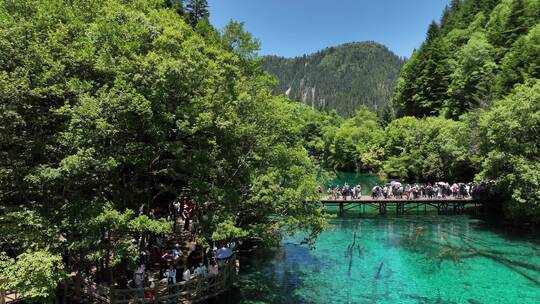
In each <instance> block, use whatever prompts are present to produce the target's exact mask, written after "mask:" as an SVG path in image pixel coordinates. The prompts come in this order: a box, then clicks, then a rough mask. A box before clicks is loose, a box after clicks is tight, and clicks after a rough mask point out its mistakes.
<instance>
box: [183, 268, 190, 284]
mask: <svg viewBox="0 0 540 304" xmlns="http://www.w3.org/2000/svg"><path fill="white" fill-rule="evenodd" d="M190 279H191V272H190V271H189V268H187V267H184V272H182V281H189V280H190Z"/></svg>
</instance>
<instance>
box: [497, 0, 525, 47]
mask: <svg viewBox="0 0 540 304" xmlns="http://www.w3.org/2000/svg"><path fill="white" fill-rule="evenodd" d="M526 33H527V16H526V13H525V3H524V2H523V0H514V1H512V5H511V6H510V15H509V16H508V19H507V21H506V26H505V31H504V33H503V35H504V38H503V47H505V48H509V47H511V46H512V44H513V43H514V42H515V41H516V40H517V39H518V38H519V37H520V36H522V35H524V34H526Z"/></svg>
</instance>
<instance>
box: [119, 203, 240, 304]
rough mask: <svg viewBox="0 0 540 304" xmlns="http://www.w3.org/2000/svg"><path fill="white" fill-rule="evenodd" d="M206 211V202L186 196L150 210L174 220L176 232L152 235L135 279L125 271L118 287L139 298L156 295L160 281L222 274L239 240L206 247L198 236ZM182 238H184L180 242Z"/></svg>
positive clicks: (144, 248)
mask: <svg viewBox="0 0 540 304" xmlns="http://www.w3.org/2000/svg"><path fill="white" fill-rule="evenodd" d="M205 214H206V212H205V206H204V205H202V206H201V205H199V204H196V203H194V202H193V201H191V200H189V199H188V198H187V197H185V196H184V197H179V198H177V199H176V200H174V201H172V202H171V203H170V204H169V207H168V210H158V211H156V210H150V211H149V212H148V215H149V217H150V218H152V219H159V218H167V219H169V220H171V221H173V223H174V224H173V226H174V228H173V231H174V233H173V234H172V235H168V236H165V237H160V236H157V235H150V236H149V237H148V239H147V240H146V241H145V242H146V244H143V245H141V248H142V249H141V250H140V255H139V257H138V259H137V260H138V262H137V265H138V267H137V268H136V270H134V271H133V272H132V276H131V280H129V279H128V278H129V277H130V275H129V273H131V272H129V271H125V273H126V274H122V275H120V276H119V277H118V278H117V280H116V284H115V285H114V287H115V288H116V289H120V290H129V289H133V290H134V292H135V293H136V297H137V298H143V297H144V298H146V299H153V298H154V290H155V288H156V284H158V283H160V282H163V284H168V285H175V284H177V283H179V282H182V281H190V280H193V279H196V278H210V277H214V276H218V274H219V272H220V271H221V269H222V268H223V267H225V266H226V263H228V258H229V257H230V256H232V255H233V251H234V249H235V246H236V244H235V243H234V242H233V243H227V244H222V246H221V247H220V248H218V244H215V245H214V247H213V248H210V249H208V250H207V251H205V250H203V249H202V247H201V246H200V245H199V244H197V243H196V242H195V238H196V234H197V232H198V228H200V225H201V223H200V222H201V221H204V219H205V218H207V217H205ZM177 226H178V227H177ZM179 239H182V240H183V241H182V242H178V240H179ZM171 242H174V243H171ZM165 281H166V283H165ZM141 290H144V292H143V291H141ZM168 290H169V293H173V292H174V289H173V288H168ZM119 297H120V298H119V299H117V300H124V299H128V298H124V299H122V293H119ZM132 297H133V295H131V298H132Z"/></svg>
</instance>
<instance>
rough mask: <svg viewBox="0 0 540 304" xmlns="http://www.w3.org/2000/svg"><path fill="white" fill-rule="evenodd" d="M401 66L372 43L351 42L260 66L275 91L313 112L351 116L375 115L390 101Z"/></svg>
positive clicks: (274, 59) (270, 58)
mask: <svg viewBox="0 0 540 304" xmlns="http://www.w3.org/2000/svg"><path fill="white" fill-rule="evenodd" d="M403 63H404V61H403V60H402V59H400V58H399V57H398V56H396V55H395V54H394V53H392V52H391V51H390V50H388V49H387V48H386V47H384V46H382V45H380V44H377V43H375V42H360V43H349V44H344V45H340V46H336V47H330V48H327V49H325V50H322V51H319V52H317V53H315V54H311V55H307V56H306V55H305V56H302V57H296V58H283V57H277V56H268V57H264V58H263V67H264V68H265V69H266V70H267V71H268V72H270V73H271V74H273V75H274V76H276V78H277V79H278V81H279V85H278V92H280V93H285V94H286V95H287V96H288V97H289V98H290V99H292V100H300V101H302V102H303V103H305V104H307V105H309V106H311V107H313V108H315V109H325V110H331V109H335V110H336V111H337V112H338V113H339V114H340V115H342V116H346V117H347V116H352V115H353V114H354V113H355V111H356V109H357V108H358V106H359V105H366V106H368V107H369V108H370V109H372V110H375V111H376V110H379V109H382V108H383V107H384V105H385V104H387V102H388V101H389V100H390V98H391V96H392V92H393V91H394V85H395V82H396V79H397V78H398V76H399V71H400V69H401V67H402V65H403Z"/></svg>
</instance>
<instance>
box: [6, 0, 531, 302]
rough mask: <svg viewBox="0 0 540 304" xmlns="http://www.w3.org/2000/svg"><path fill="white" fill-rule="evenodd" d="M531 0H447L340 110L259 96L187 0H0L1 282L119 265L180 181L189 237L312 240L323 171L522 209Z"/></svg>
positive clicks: (29, 294)
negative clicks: (491, 193)
mask: <svg viewBox="0 0 540 304" xmlns="http://www.w3.org/2000/svg"><path fill="white" fill-rule="evenodd" d="M539 2H540V1H538V0H528V1H527V0H501V1H495V0H491V1H488V0H484V1H473V0H465V1H453V4H452V6H451V7H449V8H448V9H447V10H446V11H445V13H444V15H443V19H442V20H441V22H440V24H437V23H434V24H432V25H431V27H430V29H429V31H428V37H427V40H426V42H425V43H424V44H423V45H422V46H421V47H420V49H419V50H417V51H416V52H415V53H414V55H413V56H412V58H411V59H410V60H409V61H408V62H407V63H406V65H405V67H404V69H403V71H402V74H401V78H400V80H399V81H398V84H397V89H396V92H395V94H394V98H393V101H392V103H390V104H389V105H388V106H386V107H385V108H384V111H381V112H380V113H378V114H376V113H374V112H371V111H370V110H369V109H368V108H367V107H359V108H358V109H357V110H356V114H355V115H354V116H352V117H350V118H348V119H344V118H342V117H341V116H339V115H338V114H337V113H336V112H320V111H316V110H313V109H311V108H310V107H308V106H306V105H303V104H301V103H296V102H291V101H289V100H287V99H286V98H285V97H283V96H275V94H274V92H273V89H274V88H275V86H276V80H275V79H274V78H272V77H271V76H270V75H269V74H268V73H266V72H265V71H264V70H263V68H262V67H261V62H260V60H259V58H258V56H257V55H256V51H257V50H258V41H257V40H256V39H254V38H253V37H252V36H251V34H249V33H247V32H245V31H244V30H243V25H242V23H237V22H231V23H230V24H229V25H227V26H226V27H225V28H224V29H223V30H221V31H219V30H217V29H215V28H214V27H213V26H212V25H211V24H210V23H209V21H208V10H207V4H206V1H200V0H192V1H188V3H187V5H182V2H179V1H164V0H151V1H148V0H144V1H143V0H131V1H120V0H107V1H105V0H82V1H64V0H47V1H37V0H17V1H15V0H2V1H0V18H1V19H2V23H0V100H1V103H0V147H1V149H0V172H1V174H0V202H1V206H0V224H1V226H2V230H1V231H0V269H1V270H2V271H1V272H0V289H12V288H13V289H17V290H18V291H19V292H21V293H22V294H23V295H24V296H25V297H26V299H28V300H29V301H31V300H35V301H37V302H40V301H41V302H43V301H46V300H47V299H50V298H51V296H53V294H54V291H55V288H56V287H57V284H58V282H61V281H62V280H64V279H65V278H66V277H67V275H68V274H71V273H81V272H82V271H83V270H85V269H88V268H89V267H90V266H92V265H96V264H99V263H103V264H105V265H106V268H108V269H109V271H110V269H111V267H112V266H114V265H116V264H118V263H120V261H121V260H122V259H124V258H127V259H129V262H130V265H131V266H133V265H134V264H135V263H136V260H137V258H138V253H139V251H140V250H142V249H143V248H141V247H140V246H141V245H140V244H143V243H144V242H142V241H141V240H143V239H145V238H148V236H149V235H166V234H170V233H171V232H172V223H171V221H167V220H165V219H161V220H157V219H153V218H152V217H151V216H149V215H150V212H151V210H153V209H158V208H160V206H163V205H165V206H167V205H168V204H169V203H170V202H171V201H173V200H175V199H176V198H177V197H178V196H179V195H182V194H184V193H186V192H189V197H190V199H191V200H193V201H195V202H197V203H198V204H200V206H204V210H205V215H206V217H201V219H204V220H202V221H201V222H200V226H199V229H200V232H201V233H200V234H199V235H198V239H197V241H198V243H199V244H201V245H203V246H206V247H208V246H210V244H211V242H212V241H215V240H217V241H219V240H230V239H237V238H243V237H247V236H253V237H259V238H262V239H263V240H264V241H266V242H267V244H275V243H276V242H277V241H279V237H280V235H279V231H284V232H286V233H289V234H294V233H295V232H296V231H306V232H307V233H306V236H307V238H306V240H305V241H306V242H311V241H313V240H314V238H316V236H317V234H318V233H320V232H321V231H322V230H323V228H324V226H325V223H326V222H327V220H328V216H327V215H326V214H325V213H324V210H323V208H322V207H321V206H320V205H319V204H315V203H314V204H308V203H305V202H306V201H308V202H309V201H313V202H315V201H317V200H318V199H319V195H318V193H317V191H316V190H317V188H318V186H319V185H321V183H322V182H323V181H322V180H321V178H320V177H321V176H323V177H324V176H326V175H327V174H326V172H333V171H348V172H361V173H373V174H381V175H382V174H384V175H386V176H388V177H392V178H400V179H406V180H417V181H438V180H458V181H469V180H471V179H476V180H485V179H489V180H494V181H495V185H496V187H497V190H498V192H499V193H500V195H501V200H503V201H504V202H505V215H506V217H507V218H508V219H509V220H513V221H516V222H532V223H535V224H538V223H539V221H540V192H539V190H538V189H539V185H540V152H539V151H540V146H539V145H540V138H539V135H538V134H539V126H540V115H539V113H540V79H539V78H540V70H539V67H540V62H538V60H539V58H540V49H539V48H538V46H539V45H540V41H539V39H540V28H539V24H538V21H539V19H538V18H539V16H540V3H539ZM456 50H457V51H456ZM112 236H114V237H112ZM132 240H136V241H135V242H133V241H132Z"/></svg>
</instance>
